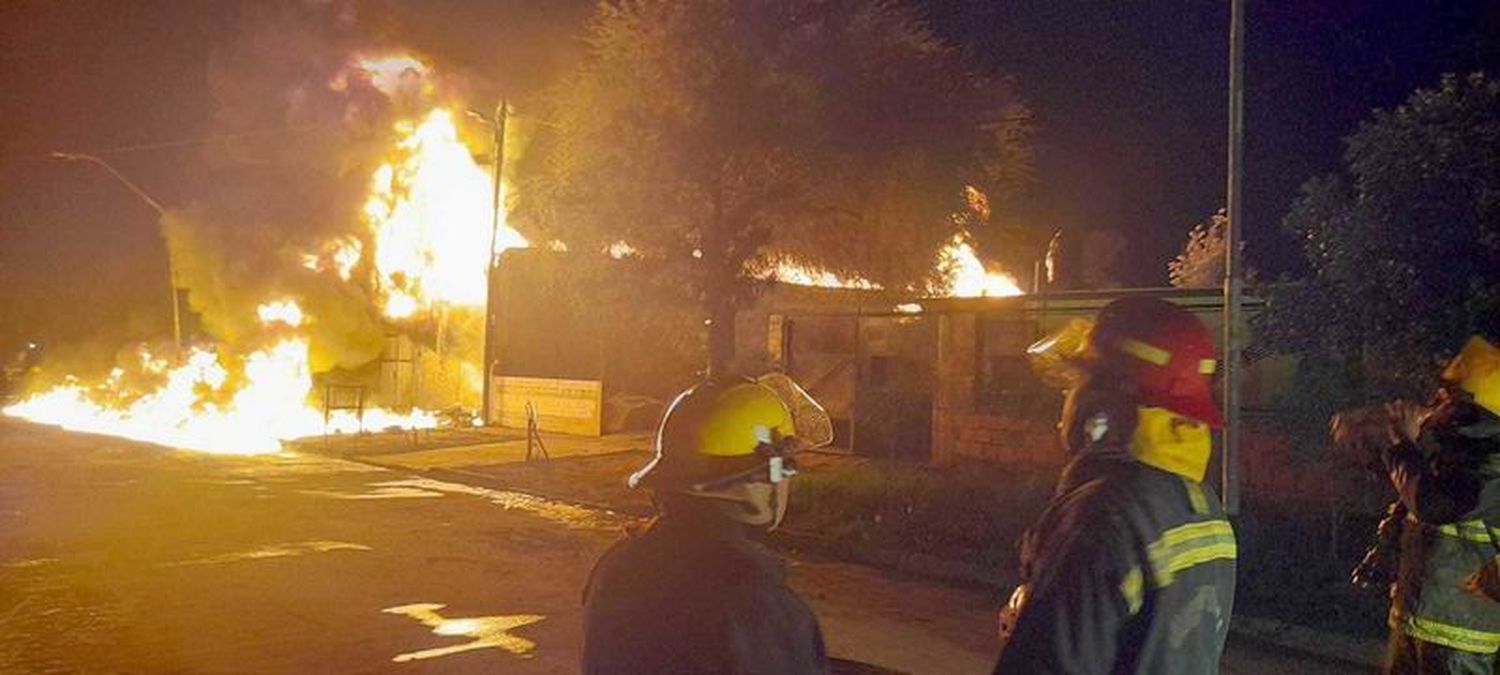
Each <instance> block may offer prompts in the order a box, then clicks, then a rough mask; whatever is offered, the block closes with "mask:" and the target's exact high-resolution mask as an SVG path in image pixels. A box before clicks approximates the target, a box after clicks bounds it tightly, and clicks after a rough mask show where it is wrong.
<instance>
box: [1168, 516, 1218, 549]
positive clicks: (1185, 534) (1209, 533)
mask: <svg viewBox="0 0 1500 675" xmlns="http://www.w3.org/2000/svg"><path fill="white" fill-rule="evenodd" d="M1220 535H1228V536H1229V537H1231V538H1233V537H1234V527H1232V526H1231V525H1230V524H1229V521H1227V520H1205V521H1202V522H1197V523H1188V524H1186V525H1178V526H1177V527H1174V528H1172V529H1170V530H1167V531H1166V532H1163V533H1161V538H1160V539H1158V540H1156V543H1154V544H1152V545H1151V548H1153V549H1154V548H1156V547H1157V546H1158V545H1166V546H1176V545H1178V544H1182V543H1185V542H1188V541H1192V540H1194V539H1204V538H1211V537H1216V536H1220Z"/></svg>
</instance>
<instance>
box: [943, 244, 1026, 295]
mask: <svg viewBox="0 0 1500 675" xmlns="http://www.w3.org/2000/svg"><path fill="white" fill-rule="evenodd" d="M938 271H939V273H940V275H941V279H942V281H941V283H939V284H937V285H935V287H934V288H930V289H928V290H929V292H931V293H932V294H933V295H936V296H938V297H953V298H981V297H990V298H1002V297H1010V296H1014V295H1021V294H1022V291H1021V287H1020V285H1018V284H1017V283H1016V279H1015V277H1012V276H1010V275H1009V274H1005V273H1004V272H991V271H990V270H989V269H988V268H986V267H985V264H984V262H983V261H981V260H980V259H979V254H978V253H975V252H974V247H973V246H972V245H970V244H969V242H968V239H967V237H965V236H964V235H963V234H956V235H953V239H952V240H950V241H949V242H948V245H947V246H945V247H943V250H942V251H939V252H938Z"/></svg>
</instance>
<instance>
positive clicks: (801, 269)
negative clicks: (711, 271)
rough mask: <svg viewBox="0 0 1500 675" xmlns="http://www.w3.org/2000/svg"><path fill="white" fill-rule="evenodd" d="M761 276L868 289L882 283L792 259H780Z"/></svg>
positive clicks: (786, 281)
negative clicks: (839, 273) (836, 272)
mask: <svg viewBox="0 0 1500 675" xmlns="http://www.w3.org/2000/svg"><path fill="white" fill-rule="evenodd" d="M761 276H762V278H764V279H769V280H772V281H779V282H781V283H783V284H791V285H793V286H816V287H818V288H857V289H861V290H867V291H874V290H879V289H880V284H877V283H875V282H873V281H870V280H869V279H865V278H863V277H860V276H840V275H838V274H834V273H833V272H831V271H829V270H826V269H822V268H819V267H814V266H811V265H803V264H800V263H796V262H793V261H790V260H781V261H778V262H777V263H776V266H775V267H772V268H771V269H770V270H769V271H768V272H766V273H765V274H763V275H761Z"/></svg>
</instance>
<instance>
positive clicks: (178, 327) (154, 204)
mask: <svg viewBox="0 0 1500 675" xmlns="http://www.w3.org/2000/svg"><path fill="white" fill-rule="evenodd" d="M52 157H53V158H54V159H61V160H64V161H68V162H89V163H91V164H95V165H97V166H98V167H99V168H101V169H104V170H105V171H108V172H109V175H111V176H114V177H115V180H118V181H120V183H121V184H122V185H124V186H125V187H126V188H128V189H129V190H130V191H131V192H134V193H135V196H137V197H140V198H141V201H143V202H146V204H147V205H148V206H150V207H151V209H152V210H154V211H156V215H157V216H158V217H160V216H162V215H164V214H165V213H166V211H167V210H166V208H165V207H163V206H162V205H161V202H158V201H156V200H155V199H152V198H151V195H148V194H146V191H145V190H142V189H141V188H140V186H138V185H136V184H135V183H132V182H130V179H129V178H126V177H125V174H122V173H120V172H119V171H117V170H116V169H115V167H113V166H110V165H109V162H106V161H104V160H102V159H100V158H98V157H95V156H93V155H85V154H83V153H77V152H54V153H52ZM167 283H168V285H169V287H170V288H171V289H172V341H173V342H174V343H176V344H177V348H178V349H182V307H181V304H182V297H181V295H182V294H181V293H179V292H178V290H177V271H176V268H175V267H174V266H173V265H172V251H171V250H170V249H168V250H167Z"/></svg>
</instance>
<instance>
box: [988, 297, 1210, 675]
mask: <svg viewBox="0 0 1500 675" xmlns="http://www.w3.org/2000/svg"><path fill="white" fill-rule="evenodd" d="M1029 354H1030V356H1031V357H1032V359H1033V363H1034V364H1035V365H1037V366H1038V368H1039V370H1040V372H1042V374H1043V376H1044V378H1046V379H1049V380H1052V381H1054V382H1055V383H1057V384H1065V386H1066V387H1067V389H1068V393H1067V396H1066V399H1065V401H1064V404H1063V412H1062V419H1061V422H1060V424H1059V431H1060V434H1061V437H1062V442H1063V446H1064V448H1065V450H1066V452H1067V453H1068V454H1069V455H1070V459H1069V462H1068V464H1067V466H1066V467H1065V468H1064V469H1063V472H1062V475H1061V477H1060V478H1059V481H1058V485H1057V488H1056V490H1055V492H1054V494H1053V497H1052V500H1051V502H1050V503H1049V504H1048V506H1047V509H1046V511H1045V512H1044V513H1043V514H1042V516H1041V518H1040V519H1039V520H1038V522H1037V523H1036V524H1035V525H1034V526H1033V527H1032V529H1031V530H1030V531H1029V532H1028V533H1027V534H1026V537H1025V539H1024V540H1023V542H1022V545H1021V577H1022V581H1023V583H1022V584H1021V585H1020V586H1019V587H1018V588H1017V589H1016V592H1015V593H1014V594H1013V595H1012V596H1011V600H1010V602H1009V603H1008V605H1007V607H1006V608H1005V609H1004V610H1002V612H1001V626H1000V632H1001V638H1002V642H1003V645H1002V647H1001V652H1000V657H999V661H998V662H997V663H996V665H995V672H996V673H1001V674H1004V675H1014V674H1034V673H1101V674H1102V673H1216V672H1218V670H1219V656H1220V653H1221V652H1222V651H1223V648H1224V640H1225V637H1226V635H1227V633H1228V630H1229V619H1230V613H1231V611H1232V610H1233V603H1234V575H1235V558H1236V553H1237V549H1236V543H1235V537H1234V531H1233V529H1232V528H1231V526H1230V523H1229V521H1228V520H1227V519H1226V518H1225V515H1224V510H1223V508H1222V506H1221V505H1220V503H1219V500H1218V498H1217V497H1216V496H1215V495H1214V493H1213V491H1212V490H1211V489H1209V488H1208V487H1206V486H1204V485H1203V479H1204V475H1205V473H1206V471H1207V468H1208V462H1209V456H1210V454H1211V443H1210V431H1209V429H1210V427H1214V426H1218V425H1220V424H1221V417H1220V414H1219V410H1218V407H1217V405H1216V404H1215V403H1214V400H1213V394H1212V380H1213V373H1214V369H1215V365H1216V362H1215V359H1214V346H1213V339H1212V337H1211V336H1210V335H1209V332H1208V330H1207V329H1206V328H1205V327H1204V326H1203V324H1202V323H1200V322H1199V321H1198V319H1196V318H1195V317H1193V316H1192V315H1191V314H1189V313H1188V312H1186V311H1185V310H1183V309H1181V308H1179V307H1177V306H1176V305H1173V304H1171V303H1168V302H1165V301H1163V300H1158V299H1155V298H1126V299H1121V300H1116V301H1114V302H1111V303H1110V304H1109V305H1107V306H1106V307H1105V308H1104V309H1103V310H1101V311H1100V312H1099V315H1098V317H1097V319H1096V320H1095V321H1094V322H1082V321H1080V322H1075V323H1074V324H1072V325H1070V327H1069V328H1068V329H1067V330H1065V331H1063V332H1062V333H1060V334H1059V335H1057V336H1054V337H1052V338H1048V339H1046V340H1042V341H1041V342H1038V343H1037V344H1035V345H1033V346H1032V347H1031V349H1030V350H1029Z"/></svg>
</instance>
